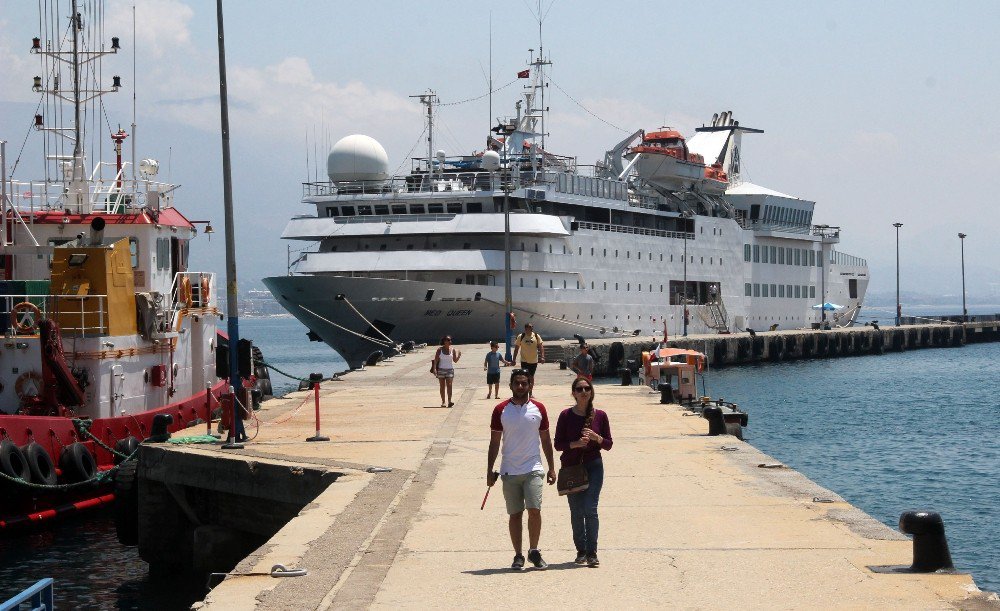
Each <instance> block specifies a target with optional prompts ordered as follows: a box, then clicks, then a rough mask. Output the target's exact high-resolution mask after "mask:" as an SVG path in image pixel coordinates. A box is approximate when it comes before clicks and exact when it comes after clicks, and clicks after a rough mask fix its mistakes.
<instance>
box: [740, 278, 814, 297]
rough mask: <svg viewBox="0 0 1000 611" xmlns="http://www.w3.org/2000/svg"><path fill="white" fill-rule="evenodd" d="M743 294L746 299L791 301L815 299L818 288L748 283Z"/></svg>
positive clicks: (798, 285)
mask: <svg viewBox="0 0 1000 611" xmlns="http://www.w3.org/2000/svg"><path fill="white" fill-rule="evenodd" d="M743 294H744V295H745V296H746V297H778V298H779V299H780V298H782V297H785V298H791V299H803V298H806V299H815V298H816V287H815V286H807V285H804V284H758V283H756V282H754V283H753V284H751V283H749V282H747V283H745V284H744V285H743Z"/></svg>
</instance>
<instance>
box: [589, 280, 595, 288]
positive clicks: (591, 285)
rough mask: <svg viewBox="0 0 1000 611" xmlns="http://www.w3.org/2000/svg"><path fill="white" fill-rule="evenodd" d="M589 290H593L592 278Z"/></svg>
mask: <svg viewBox="0 0 1000 611" xmlns="http://www.w3.org/2000/svg"><path fill="white" fill-rule="evenodd" d="M590 290H594V281H593V280H591V281H590Z"/></svg>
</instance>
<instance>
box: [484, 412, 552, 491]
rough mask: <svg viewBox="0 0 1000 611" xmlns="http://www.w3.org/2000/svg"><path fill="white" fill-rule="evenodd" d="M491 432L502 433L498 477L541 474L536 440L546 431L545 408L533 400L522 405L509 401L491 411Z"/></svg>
mask: <svg viewBox="0 0 1000 611" xmlns="http://www.w3.org/2000/svg"><path fill="white" fill-rule="evenodd" d="M490 429H492V430H494V431H502V432H503V450H502V451H501V457H500V474H501V475H524V474H525V473H531V472H532V471H544V469H542V455H541V453H540V451H539V439H538V433H539V431H547V430H549V417H548V415H547V414H546V413H545V406H544V405H542V404H541V403H539V402H538V401H535V400H534V399H528V402H527V403H525V404H524V405H518V404H516V403H514V401H513V399H508V400H507V401H504V402H503V403H501V404H499V405H497V406H496V407H495V408H493V417H492V419H491V420H490Z"/></svg>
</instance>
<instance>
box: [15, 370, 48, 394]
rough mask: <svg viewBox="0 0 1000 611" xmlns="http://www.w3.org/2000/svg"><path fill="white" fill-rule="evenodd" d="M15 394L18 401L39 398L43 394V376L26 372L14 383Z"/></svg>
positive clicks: (33, 372)
mask: <svg viewBox="0 0 1000 611" xmlns="http://www.w3.org/2000/svg"><path fill="white" fill-rule="evenodd" d="M14 393H15V394H17V398H18V399H26V398H30V397H37V396H38V395H40V394H42V376H41V375H40V374H39V373H38V372H35V371H25V372H24V373H22V374H21V375H20V376H18V378H17V380H16V381H15V382H14Z"/></svg>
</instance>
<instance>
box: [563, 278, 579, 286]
mask: <svg viewBox="0 0 1000 611" xmlns="http://www.w3.org/2000/svg"><path fill="white" fill-rule="evenodd" d="M563 288H566V281H565V280H563ZM576 288H580V287H579V286H577V287H576Z"/></svg>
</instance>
